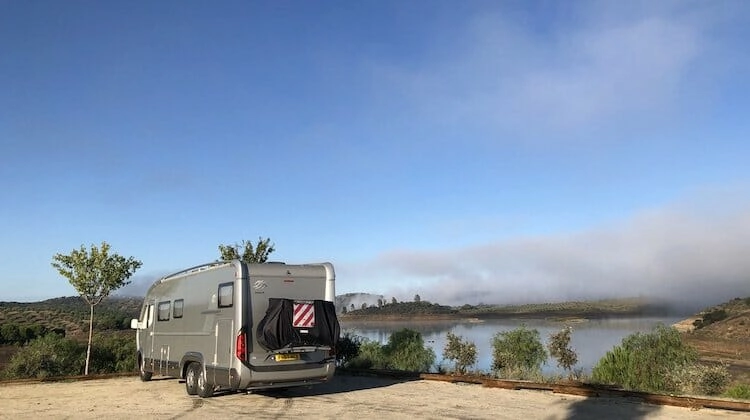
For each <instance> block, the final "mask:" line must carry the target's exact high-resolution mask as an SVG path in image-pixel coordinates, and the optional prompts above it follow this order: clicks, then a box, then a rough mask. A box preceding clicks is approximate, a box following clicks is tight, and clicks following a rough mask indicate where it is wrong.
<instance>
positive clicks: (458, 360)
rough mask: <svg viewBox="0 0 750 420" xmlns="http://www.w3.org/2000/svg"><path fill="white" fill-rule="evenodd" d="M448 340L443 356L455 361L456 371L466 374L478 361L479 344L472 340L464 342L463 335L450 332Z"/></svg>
mask: <svg viewBox="0 0 750 420" xmlns="http://www.w3.org/2000/svg"><path fill="white" fill-rule="evenodd" d="M446 338H447V342H446V343H445V347H444V348H443V358H444V359H448V360H453V361H454V362H455V365H454V371H455V372H456V373H458V374H461V375H463V374H465V373H466V369H467V368H468V367H469V366H473V365H474V364H476V363H477V346H476V344H474V343H471V342H464V341H463V339H462V337H460V336H457V335H455V334H453V333H452V332H449V333H448V335H447V336H446Z"/></svg>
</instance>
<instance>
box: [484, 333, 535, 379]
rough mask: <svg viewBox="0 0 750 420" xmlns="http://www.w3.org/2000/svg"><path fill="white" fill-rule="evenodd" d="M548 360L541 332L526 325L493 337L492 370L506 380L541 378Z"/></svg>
mask: <svg viewBox="0 0 750 420" xmlns="http://www.w3.org/2000/svg"><path fill="white" fill-rule="evenodd" d="M546 360H547V352H546V351H545V350H544V346H543V345H542V340H541V338H540V335H539V331H538V330H536V329H527V328H526V326H525V325H521V327H519V328H516V329H515V330H512V331H504V332H500V333H497V334H495V335H494V336H493V337H492V369H493V370H494V371H495V373H496V374H499V375H500V376H502V377H506V378H517V379H529V378H532V377H534V376H539V375H540V373H541V368H542V364H544V362H545V361H546Z"/></svg>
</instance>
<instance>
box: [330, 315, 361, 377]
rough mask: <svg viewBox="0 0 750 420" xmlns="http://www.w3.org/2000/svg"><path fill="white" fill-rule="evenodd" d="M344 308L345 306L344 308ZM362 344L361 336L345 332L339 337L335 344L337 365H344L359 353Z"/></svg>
mask: <svg viewBox="0 0 750 420" xmlns="http://www.w3.org/2000/svg"><path fill="white" fill-rule="evenodd" d="M344 309H346V308H344ZM361 346H362V338H361V337H359V336H356V335H352V334H349V333H345V334H344V336H343V337H341V338H339V342H338V344H337V345H336V362H337V363H338V365H339V366H346V365H347V364H348V363H349V362H351V361H352V360H354V359H355V358H356V357H357V356H358V355H359V349H360V347H361Z"/></svg>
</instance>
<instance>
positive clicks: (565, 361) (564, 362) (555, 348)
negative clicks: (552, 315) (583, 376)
mask: <svg viewBox="0 0 750 420" xmlns="http://www.w3.org/2000/svg"><path fill="white" fill-rule="evenodd" d="M572 332H573V329H572V328H570V327H567V328H563V329H562V330H560V331H558V332H556V333H553V334H550V336H549V344H547V348H548V349H549V354H550V355H551V356H552V357H554V358H555V360H557V366H558V367H561V368H563V369H565V370H566V371H568V376H569V377H571V376H574V375H573V371H572V369H573V366H575V364H576V363H578V354H576V352H575V350H573V349H572V348H570V334H571V333H572Z"/></svg>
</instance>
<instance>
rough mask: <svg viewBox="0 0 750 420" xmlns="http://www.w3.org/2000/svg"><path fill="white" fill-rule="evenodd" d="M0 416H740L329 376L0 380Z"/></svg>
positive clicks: (634, 403) (551, 418) (449, 385)
mask: <svg viewBox="0 0 750 420" xmlns="http://www.w3.org/2000/svg"><path fill="white" fill-rule="evenodd" d="M0 401H2V403H3V404H2V405H3V409H2V410H0V418H12V419H20V418H56V419H59V418H75V419H82V418H107V419H131V418H160V419H162V418H163V419H170V418H179V419H193V418H194V419H205V418H228V417H230V416H244V417H253V418H258V419H294V418H301V417H305V418H321V419H323V418H335V419H358V420H361V419H388V420H390V419H514V420H515V419H549V420H555V419H679V420H691V419H724V418H728V419H747V418H750V414H748V413H739V412H731V411H723V410H711V409H701V410H691V409H689V408H680V407H669V406H656V405H649V404H642V403H640V402H638V401H633V400H628V399H616V398H585V397H578V396H570V395H560V394H553V393H551V392H541V391H512V390H504V389H493V388H485V387H482V386H480V385H469V384H452V383H446V382H436V381H426V380H414V381H401V380H392V379H383V378H368V377H356V376H336V377H335V378H334V380H333V381H332V382H331V383H328V384H322V385H317V386H313V387H308V388H295V389H290V390H288V391H285V392H261V393H256V392H254V393H244V392H227V393H218V394H217V395H216V396H214V397H213V398H208V399H201V398H198V397H191V396H188V395H187V394H186V393H185V386H184V383H183V382H181V381H178V380H176V379H161V380H160V379H158V378H156V379H155V380H153V381H151V382H141V381H140V380H139V379H138V378H133V377H126V378H114V379H101V380H90V381H78V382H57V383H31V384H5V385H0Z"/></svg>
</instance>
